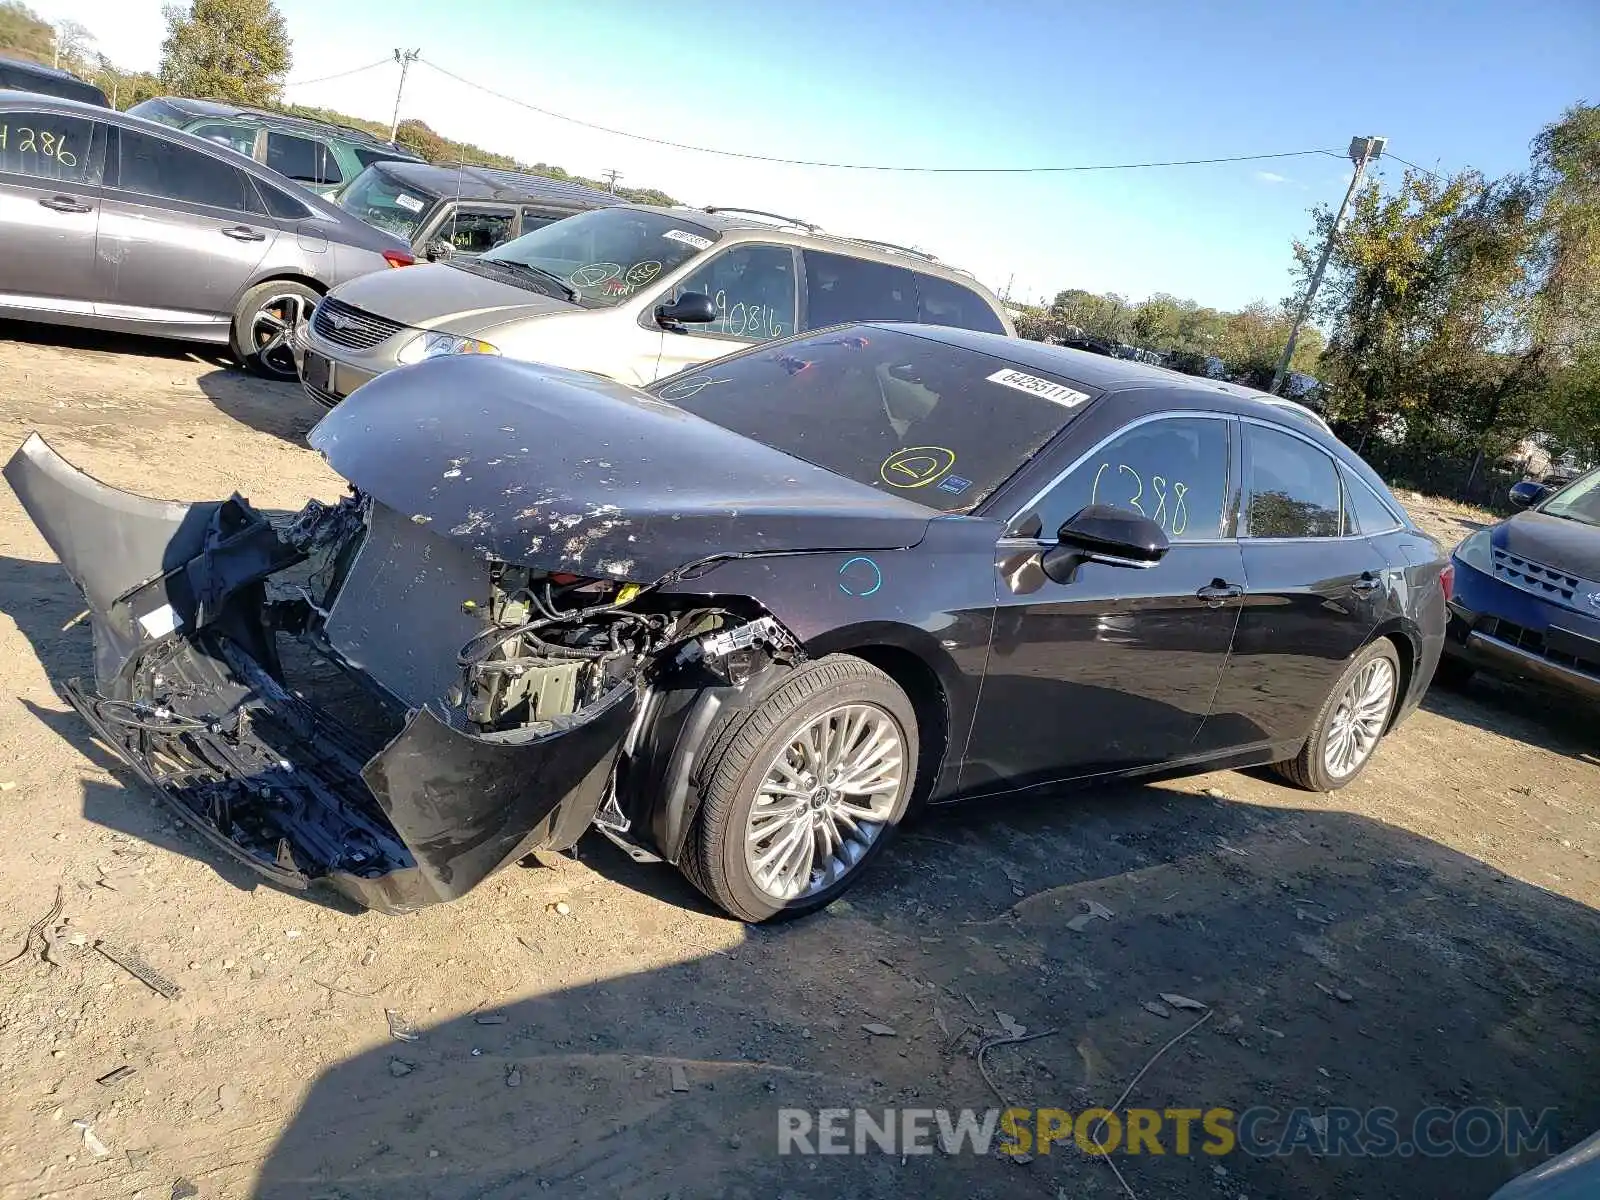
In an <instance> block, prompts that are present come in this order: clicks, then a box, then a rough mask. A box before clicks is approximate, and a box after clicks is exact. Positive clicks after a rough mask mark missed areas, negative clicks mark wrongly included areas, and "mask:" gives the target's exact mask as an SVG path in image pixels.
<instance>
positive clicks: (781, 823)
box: [745, 704, 906, 901]
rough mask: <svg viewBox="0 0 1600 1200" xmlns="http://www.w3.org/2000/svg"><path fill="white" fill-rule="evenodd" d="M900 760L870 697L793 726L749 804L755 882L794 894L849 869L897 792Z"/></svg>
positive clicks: (782, 896) (891, 730)
mask: <svg viewBox="0 0 1600 1200" xmlns="http://www.w3.org/2000/svg"><path fill="white" fill-rule="evenodd" d="M905 760H906V754H905V735H904V733H902V732H901V729H900V725H899V723H898V722H897V721H895V719H894V718H893V717H891V716H890V715H889V714H888V713H887V712H885V711H884V710H883V709H881V708H879V707H878V706H877V705H875V704H841V705H839V706H838V707H836V708H830V709H829V710H828V711H827V712H825V713H823V714H822V715H821V716H818V717H815V718H813V719H812V720H811V721H809V722H807V723H806V724H805V725H803V726H802V727H801V728H800V729H798V730H796V731H795V733H794V734H793V735H792V736H791V737H790V738H789V740H788V741H787V742H786V743H785V744H784V745H783V746H782V747H781V748H780V749H779V750H778V752H777V754H775V755H774V756H773V758H772V761H771V762H770V763H769V764H768V766H767V769H766V771H765V772H764V773H763V774H762V776H761V784H760V786H759V789H758V791H757V792H756V800H755V804H754V805H753V806H752V807H751V809H750V820H749V823H748V825H747V827H746V830H745V863H746V865H747V866H748V867H749V870H750V875H751V878H753V879H754V880H755V883H756V886H757V887H759V888H760V889H761V890H762V891H763V892H765V893H766V894H767V895H769V896H771V897H772V898H773V899H776V900H784V901H788V900H799V899H803V898H805V897H807V896H812V895H815V894H816V893H818V892H820V891H822V890H824V889H825V888H829V887H832V886H833V885H834V884H836V883H838V882H839V881H840V880H841V879H843V878H844V877H845V876H847V875H848V874H850V872H851V871H853V870H855V868H856V867H857V866H858V865H859V864H860V862H861V860H862V859H863V858H865V857H866V854H867V851H868V850H869V849H871V848H872V844H873V843H874V842H876V841H877V840H878V838H879V836H880V835H881V834H882V832H883V830H884V828H885V826H886V825H887V824H888V821H889V816H890V814H891V813H892V812H893V811H894V807H895V803H896V801H897V800H898V799H899V798H900V790H901V784H902V782H903V780H904V773H905Z"/></svg>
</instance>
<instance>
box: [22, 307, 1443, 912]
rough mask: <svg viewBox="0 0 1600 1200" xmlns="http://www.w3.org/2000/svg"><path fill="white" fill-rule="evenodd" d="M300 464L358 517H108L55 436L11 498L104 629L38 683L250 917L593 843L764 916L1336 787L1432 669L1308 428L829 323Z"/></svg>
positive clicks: (236, 511) (453, 389) (413, 391)
mask: <svg viewBox="0 0 1600 1200" xmlns="http://www.w3.org/2000/svg"><path fill="white" fill-rule="evenodd" d="M310 440H311V443H312V445H313V446H314V447H316V448H317V449H318V450H320V451H321V452H322V454H323V455H324V456H325V458H326V459H327V461H328V462H329V464H330V465H331V466H332V467H333V468H334V469H335V470H336V471H337V472H338V473H339V474H340V475H341V476H343V477H344V479H345V480H347V481H348V483H349V485H350V487H349V492H348V494H347V495H346V496H344V497H343V498H342V499H341V500H339V501H338V502H337V503H331V504H323V503H319V502H315V501H314V502H312V503H310V504H308V505H307V506H306V507H305V508H304V509H303V510H302V511H300V512H299V513H295V514H268V513H263V512H260V511H257V510H256V509H254V508H252V507H251V505H250V504H249V503H248V502H247V501H246V500H244V499H243V498H241V497H239V496H234V497H232V498H230V499H227V500H221V501H216V502H209V503H196V504H182V503H176V502H169V501H160V500H150V499H144V498H141V497H137V496H132V495H129V494H127V493H124V492H120V491H116V490H114V489H111V488H109V487H106V486H105V485H103V484H101V483H99V482H97V481H95V480H93V479H91V478H89V477H88V476H86V475H84V474H82V473H81V472H79V471H77V470H76V469H75V468H73V467H72V466H70V465H69V464H68V463H66V462H65V461H64V460H63V459H61V458H60V457H59V456H58V455H56V454H55V453H54V452H53V451H52V450H51V449H50V448H49V446H48V445H46V444H45V443H44V442H43V441H42V440H41V439H40V438H39V437H38V436H37V435H35V436H32V437H30V438H29V439H28V440H27V442H26V443H25V444H24V445H23V446H22V448H21V449H20V450H19V451H18V452H17V453H16V455H15V456H14V457H13V458H12V460H11V462H10V463H9V465H8V466H7V468H6V471H5V474H6V478H7V479H8V481H9V482H10V484H11V486H12V488H13V489H14V490H15V491H16V493H17V494H18V496H19V497H20V498H21V500H22V503H23V505H24V506H25V507H26V509H27V511H28V513H29V514H30V516H31V517H32V518H33V520H34V522H35V523H36V524H37V525H38V526H39V528H40V530H41V531H42V532H43V534H44V536H45V538H46V539H47V540H48V541H49V543H50V545H51V546H52V548H53V549H54V550H55V552H56V554H57V555H58V557H59V558H60V560H61V562H62V565H63V566H64V567H65V568H66V570H67V571H68V573H69V574H70V575H71V576H72V578H73V579H74V580H75V581H76V582H77V584H78V585H79V587H80V588H81V589H82V591H83V593H84V595H85V597H86V598H87V602H88V608H89V611H90V614H91V618H92V626H93V636H94V650H95V655H94V661H95V678H94V679H93V680H92V681H90V680H72V681H66V682H64V684H63V686H64V689H65V692H66V694H67V696H68V697H69V699H70V700H71V702H72V704H73V705H74V706H75V707H76V709H77V710H78V711H79V712H80V713H81V714H82V715H83V717H84V718H85V719H86V720H87V721H88V722H89V723H90V725H92V726H93V728H94V730H95V732H96V734H97V735H98V737H99V738H101V739H102V740H103V741H104V742H105V743H106V744H108V745H109V746H110V747H111V748H112V749H114V750H115V751H116V753H117V754H118V755H120V756H121V758H122V759H123V760H125V761H126V762H127V763H128V765H129V766H130V767H131V768H132V769H133V770H134V771H135V772H136V773H137V774H138V775H139V777H140V778H141V779H142V780H143V781H144V782H145V783H146V784H148V785H149V786H150V787H151V788H152V789H153V790H154V791H156V792H157V793H158V794H159V795H160V796H162V797H163V798H164V799H165V800H167V801H168V802H169V803H170V804H172V805H173V806H174V807H175V808H176V810H177V812H178V813H179V814H181V815H182V817H183V818H184V819H185V820H186V821H188V822H189V823H190V824H192V825H194V826H195V827H196V828H198V829H199V830H200V831H201V832H203V833H204V834H205V835H206V836H207V837H209V838H210V839H212V840H213V841H214V842H216V843H217V844H218V845H219V846H221V847H223V848H225V849H226V850H228V851H229V852H230V853H233V854H235V855H236V856H238V857H239V858H241V859H242V860H243V861H245V862H246V863H248V864H249V865H251V866H252V867H254V868H255V869H256V870H258V871H260V872H261V873H262V874H264V875H266V876H267V877H269V878H270V879H272V880H274V881H276V882H278V883H279V884H282V885H286V886H289V887H295V888H305V887H308V886H311V885H313V884H320V885H327V886H331V887H334V888H336V889H338V890H339V891H341V892H343V893H345V894H346V895H348V896H350V897H352V898H354V899H355V900H357V901H359V902H360V903H361V904H364V905H367V906H369V907H372V908H376V909H380V910H383V911H385V912H395V913H398V912H405V911H409V910H412V909H415V908H417V907H419V906H422V905H426V904H430V903H435V902H439V901H447V900H451V899H454V898H456V897H459V896H461V895H462V894H463V893H465V892H466V891H468V890H469V889H471V888H472V887H474V886H475V885H476V884H477V883H479V882H480V881H481V880H482V879H484V878H485V877H486V876H488V875H489V874H491V873H492V872H494V871H495V870H497V869H499V868H500V867H502V866H505V865H507V864H508V863H511V862H514V861H515V860H517V859H518V858H520V857H521V856H523V855H525V854H527V853H528V852H529V851H530V850H534V849H540V848H554V849H560V848H566V847H570V846H572V845H573V844H575V843H576V842H577V840H578V839H579V838H580V837H581V836H582V835H583V834H584V832H585V831H586V830H587V829H589V828H590V827H591V826H594V827H598V828H599V829H600V830H601V831H603V832H604V833H605V834H606V835H607V836H609V837H611V838H612V839H613V840H615V841H617V842H618V843H619V844H621V845H622V846H623V847H624V848H625V849H627V851H628V852H629V853H630V854H632V855H633V856H634V857H636V858H639V859H660V860H665V861H666V862H669V863H673V864H676V865H677V866H679V867H680V868H681V869H682V870H683V871H684V872H685V873H686V874H687V875H688V877H689V878H690V879H691V880H692V881H693V882H694V883H695V884H696V886H698V887H699V888H700V889H701V890H702V891H704V892H705V893H706V895H707V896H709V897H710V898H711V899H713V900H714V901H715V902H716V903H717V904H719V905H721V906H722V907H723V908H724V909H726V910H727V911H728V912H730V913H732V914H734V915H736V916H738V917H741V918H743V919H746V920H753V921H754V920H762V919H765V918H768V917H771V916H773V915H776V914H779V913H785V912H801V911H806V910H808V909H812V908H816V907H818V906H821V905H823V904H826V903H827V902H829V901H830V900H832V899H833V898H835V897H836V896H838V895H839V894H840V892H841V891H843V890H844V889H845V888H847V887H848V886H850V885H851V884H852V883H854V882H855V880H856V879H857V878H858V877H859V875H860V874H861V872H862V869H863V868H864V867H865V865H866V864H867V863H868V862H869V861H870V860H871V859H872V858H873V857H874V856H875V855H876V854H877V853H878V852H879V851H880V850H882V848H883V846H884V844H885V842H886V840H887V838H888V835H889V834H891V833H892V832H893V830H894V828H895V827H896V825H897V824H898V823H899V822H900V821H901V819H902V817H903V816H904V815H905V813H906V811H907V809H908V806H910V805H912V804H913V803H918V804H920V803H926V802H935V803H937V802H943V801H949V800H955V799H963V798H968V797H978V796H995V795H1000V794H1003V793H1013V792H1019V791H1025V790H1028V789H1038V788H1044V787H1047V786H1052V785H1056V784H1059V783H1063V782H1067V781H1075V780H1086V779H1098V778H1107V777H1115V776H1126V775H1134V774H1139V773H1145V772H1151V771H1156V770H1163V769H1167V768H1171V767H1175V766H1176V767H1186V768H1194V769H1200V768H1202V767H1205V766H1211V765H1218V764H1226V765H1245V764H1250V763H1277V764H1281V765H1282V768H1283V770H1284V771H1285V773H1286V774H1288V775H1290V776H1291V777H1292V778H1294V779H1296V780H1297V781H1298V782H1300V783H1302V784H1305V785H1307V786H1311V787H1317V788H1333V787H1339V786H1342V785H1343V784H1345V783H1347V782H1349V781H1350V780H1351V779H1353V778H1354V777H1355V776H1356V775H1357V774H1358V773H1359V772H1360V771H1361V769H1362V768H1363V767H1364V766H1365V765H1366V763H1367V761H1368V760H1369V759H1370V756H1371V754H1372V752H1373V749H1374V748H1375V746H1376V744H1377V742H1378V740H1379V739H1380V738H1381V737H1382V736H1383V734H1384V733H1386V732H1387V731H1388V730H1389V729H1390V728H1391V727H1392V726H1393V725H1394V723H1395V722H1396V721H1398V720H1399V719H1400V718H1401V717H1403V716H1404V715H1405V714H1406V713H1408V712H1409V711H1411V709H1413V708H1414V707H1415V706H1416V704H1417V703H1418V701H1419V700H1420V698H1421V695H1422V692H1423V690H1424V689H1425V688H1426V686H1427V683H1428V680H1429V678H1430V677H1431V675H1432V673H1433V669H1434V666H1435V664H1436V662H1437V660H1438V655H1439V649H1440V639H1441V636H1442V631H1443V628H1444V620H1445V617H1444V614H1445V598H1446V597H1445V589H1446V588H1447V586H1448V582H1449V580H1448V571H1447V570H1446V566H1445V563H1444V560H1443V559H1442V557H1441V556H1440V554H1439V551H1438V548H1437V547H1436V546H1435V545H1434V544H1433V543H1432V542H1431V541H1430V540H1429V539H1428V538H1427V537H1425V536H1424V535H1423V534H1421V533H1420V532H1419V531H1417V530H1416V529H1415V528H1414V527H1413V526H1412V525H1411V524H1410V522H1409V521H1408V520H1406V518H1405V516H1404V514H1403V511H1402V510H1401V509H1400V508H1399V506H1398V505H1396V504H1395V502H1394V500H1393V498H1392V497H1390V496H1389V495H1388V493H1387V491H1386V490H1385V489H1384V487H1383V485H1382V483H1381V482H1379V481H1378V480H1377V478H1376V477H1375V476H1374V475H1373V474H1372V472H1371V471H1370V470H1369V469H1368V468H1367V467H1366V466H1365V464H1363V463H1362V462H1361V461H1360V460H1359V459H1358V458H1356V457H1355V456H1354V455H1353V454H1351V453H1350V452H1349V451H1348V450H1347V449H1346V448H1345V447H1343V446H1342V445H1340V443H1338V442H1337V440H1335V439H1334V438H1333V437H1332V436H1331V435H1330V434H1329V433H1328V432H1327V431H1326V428H1325V427H1324V426H1322V425H1321V424H1320V422H1318V421H1317V419H1316V418H1315V417H1314V416H1312V415H1311V414H1309V413H1307V412H1305V411H1304V410H1300V409H1297V408H1296V407H1295V406H1292V405H1287V404H1285V403H1283V402H1278V401H1274V400H1272V399H1271V398H1270V397H1254V396H1249V395H1244V394H1242V391H1241V389H1237V388H1224V387H1219V386H1218V385H1214V384H1212V383H1210V382H1209V381H1206V380H1198V379H1187V378H1185V377H1181V376H1177V375H1173V374H1171V373H1169V372H1164V371H1160V370H1157V369H1152V368H1149V367H1144V366H1141V365H1139V364H1135V363H1126V362H1121V361H1119V360H1113V359H1105V358H1100V357H1097V356H1094V355H1090V354H1080V353H1077V352H1074V351H1069V350H1062V349H1057V348H1053V347H1047V346H1041V345H1037V344H1033V343H1026V342H1019V341H1015V340H1008V339H1004V338H1000V337H993V336H989V335H984V334H974V333H966V332H963V331H959V330H952V329H934V328H929V327H923V326H896V325H862V326H853V327H843V328H838V329H833V330H828V331H824V332H821V333H815V334H809V335H805V336H802V337H798V338H791V339H788V340H786V341H783V342H777V343H768V344H766V345H763V346H760V347H757V348H753V349H752V350H750V351H748V352H745V353H743V354H740V355H736V356H733V357H730V358H727V359H723V360H720V361H718V362H715V363H712V364H709V365H707V366H704V367H699V368H696V369H694V370H693V371H690V372H686V373H684V374H680V375H677V376H673V377H671V378H668V379H665V380H662V381H661V382H659V383H658V384H656V385H654V386H653V387H651V388H650V389H648V390H647V391H639V390H635V389H632V388H628V387H625V386H623V385H620V384H617V383H614V382H610V381H607V380H603V379H600V378H597V377H593V376H589V375H584V374H579V373H574V372H567V371H562V370H557V369H553V368H546V367H541V366H537V365H533V364H527V363H516V362H508V361H503V360H499V359H494V358H459V359H446V360H441V361H437V362H429V363H423V364H420V365H418V366H415V367H411V368H407V369H404V370H400V371H395V372H392V373H390V374H387V375H384V376H382V377H380V378H379V379H377V380H375V381H374V382H372V383H370V384H368V385H367V386H365V387H363V388H361V389H360V390H359V391H357V392H356V393H355V394H354V395H353V396H352V397H351V398H350V399H348V400H347V401H346V402H345V403H344V404H342V405H340V406H339V408H337V409H336V410H334V411H333V412H332V413H330V414H329V415H328V416H326V417H325V418H324V419H323V420H322V422H321V423H320V424H319V425H318V426H317V427H316V429H315V430H314V431H313V432H312V434H311V438H310ZM330 679H332V680H333V681H334V682H335V683H337V684H339V685H341V686H342V687H343V688H344V692H340V693H337V694H338V695H339V696H341V697H342V698H339V699H335V700H330V699H328V698H327V697H328V696H329V695H334V694H336V693H334V692H328V690H327V688H328V686H331V685H329V680H330ZM325 693H326V694H325Z"/></svg>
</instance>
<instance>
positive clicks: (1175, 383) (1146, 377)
mask: <svg viewBox="0 0 1600 1200" xmlns="http://www.w3.org/2000/svg"><path fill="white" fill-rule="evenodd" d="M873 323H874V324H882V325H885V326H886V327H887V328H890V329H898V330H901V331H903V332H905V333H910V334H915V335H916V336H917V337H921V338H926V339H928V340H929V341H938V342H944V343H946V344H948V345H951V346H959V347H962V348H964V349H968V350H976V351H978V352H979V353H981V354H987V355H990V356H992V357H994V358H1001V359H1005V360H1006V361H1007V362H1010V363H1013V364H1015V365H1016V366H1019V367H1024V368H1031V369H1033V370H1035V371H1043V372H1046V373H1047V374H1051V375H1059V376H1062V377H1063V378H1066V379H1070V380H1072V381H1073V382H1075V383H1081V384H1084V385H1086V386H1088V387H1091V388H1094V389H1095V390H1096V391H1099V392H1107V393H1111V392H1128V391H1136V390H1140V389H1147V388H1160V389H1162V390H1164V391H1168V392H1189V393H1193V400H1194V402H1195V403H1196V404H1201V403H1203V402H1205V401H1206V400H1211V399H1215V397H1216V396H1217V395H1218V394H1221V395H1223V396H1227V397H1230V398H1231V399H1234V400H1237V401H1241V402H1242V405H1241V409H1242V411H1249V409H1251V408H1255V409H1257V410H1258V411H1259V412H1260V415H1262V416H1269V415H1270V416H1271V417H1273V418H1274V419H1278V420H1282V419H1283V418H1285V417H1287V418H1289V419H1290V420H1292V421H1295V422H1297V423H1299V424H1302V425H1304V424H1310V425H1313V426H1315V427H1316V428H1317V429H1318V430H1319V431H1320V432H1322V433H1323V434H1326V435H1327V436H1328V437H1330V438H1332V437H1333V431H1332V430H1331V429H1329V428H1328V424H1327V422H1326V421H1324V420H1323V419H1322V418H1321V417H1319V416H1318V415H1317V414H1316V413H1315V412H1313V411H1312V410H1311V409H1309V408H1307V407H1306V406H1305V405H1303V404H1297V403H1295V402H1294V401H1293V400H1286V399H1284V398H1283V397H1282V396H1274V395H1272V394H1270V393H1268V392H1260V391H1257V390H1256V389H1255V388H1248V387H1244V386H1242V385H1240V384H1237V383H1228V382H1226V381H1224V380H1219V379H1207V378H1205V377H1203V376H1199V375H1185V374H1183V373H1182V372H1181V371H1174V370H1172V369H1170V368H1168V367H1156V366H1151V365H1149V364H1147V363H1142V362H1137V361H1135V360H1133V359H1125V358H1111V357H1108V356H1107V355H1104V354H1095V353H1093V352H1092V351H1088V350H1073V349H1071V348H1070V347H1068V346H1052V345H1050V344H1049V343H1046V342H1034V341H1029V340H1027V339H1025V338H1008V337H1002V336H1001V335H1000V334H997V333H978V332H976V331H974V330H970V329H958V328H955V327H954V326H944V325H905V324H894V323H889V322H873ZM1335 440H1337V439H1335Z"/></svg>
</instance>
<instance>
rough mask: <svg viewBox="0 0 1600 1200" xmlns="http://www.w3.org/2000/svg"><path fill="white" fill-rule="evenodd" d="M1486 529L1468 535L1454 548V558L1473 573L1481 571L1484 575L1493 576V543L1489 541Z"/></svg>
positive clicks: (1488, 533)
mask: <svg viewBox="0 0 1600 1200" xmlns="http://www.w3.org/2000/svg"><path fill="white" fill-rule="evenodd" d="M1491 532H1492V531H1491V530H1488V529H1480V530H1478V532H1477V533H1474V534H1471V535H1469V536H1468V537H1467V538H1466V540H1465V541H1463V542H1462V543H1461V544H1460V545H1459V546H1457V547H1456V551H1455V557H1456V558H1457V559H1459V560H1460V561H1461V562H1463V563H1465V564H1466V565H1467V566H1469V567H1471V568H1472V569H1473V570H1474V571H1482V572H1483V573H1484V574H1485V575H1493V574H1494V562H1493V555H1492V553H1491V549H1492V545H1493V543H1492V542H1491V540H1490V536H1489V535H1490V533H1491Z"/></svg>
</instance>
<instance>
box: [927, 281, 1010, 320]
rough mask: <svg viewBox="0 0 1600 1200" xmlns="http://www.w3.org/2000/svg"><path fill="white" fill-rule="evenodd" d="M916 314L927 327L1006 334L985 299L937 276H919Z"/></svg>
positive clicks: (968, 289) (969, 289)
mask: <svg viewBox="0 0 1600 1200" xmlns="http://www.w3.org/2000/svg"><path fill="white" fill-rule="evenodd" d="M917 297H918V305H917V314H918V319H919V320H920V321H921V322H922V323H923V324H924V325H953V326H955V327H956V328H957V329H975V330H977V331H978V332H979V333H1004V332H1005V331H1006V327H1005V326H1004V325H1002V324H1001V323H1000V318H999V317H998V316H996V315H995V311H994V309H993V308H991V307H990V306H989V304H988V302H987V301H986V300H984V298H983V297H982V296H980V295H978V293H977V292H975V291H973V290H972V289H971V288H964V287H962V286H961V285H960V284H959V283H951V282H950V281H949V280H948V279H940V278H939V277H938V276H937V275H918V276H917Z"/></svg>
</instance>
